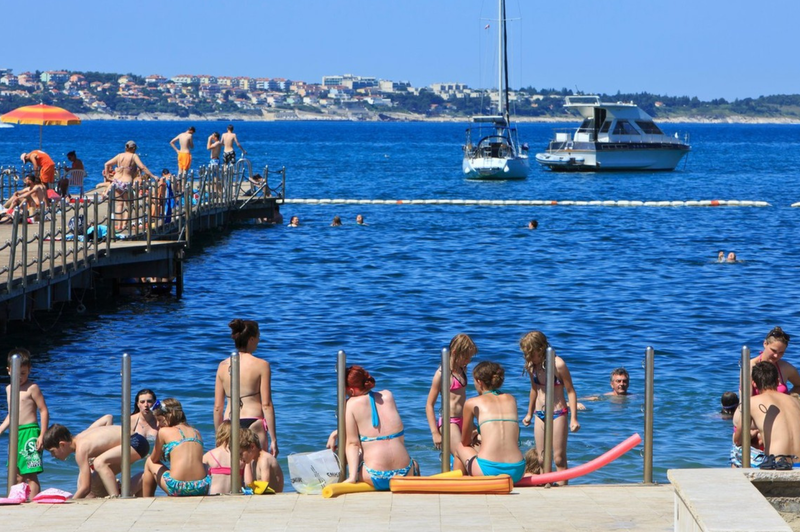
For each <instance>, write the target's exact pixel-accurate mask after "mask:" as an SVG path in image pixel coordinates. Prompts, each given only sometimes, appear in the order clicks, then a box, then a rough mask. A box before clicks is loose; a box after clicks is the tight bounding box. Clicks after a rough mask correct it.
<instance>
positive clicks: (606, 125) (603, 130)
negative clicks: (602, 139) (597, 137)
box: [600, 120, 612, 133]
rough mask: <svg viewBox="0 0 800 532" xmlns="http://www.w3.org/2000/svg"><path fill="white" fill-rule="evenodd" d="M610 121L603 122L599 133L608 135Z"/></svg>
mask: <svg viewBox="0 0 800 532" xmlns="http://www.w3.org/2000/svg"><path fill="white" fill-rule="evenodd" d="M611 123H612V121H611V120H606V121H605V122H603V127H601V128H600V133H608V130H609V129H611Z"/></svg>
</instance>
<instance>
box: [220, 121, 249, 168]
mask: <svg viewBox="0 0 800 532" xmlns="http://www.w3.org/2000/svg"><path fill="white" fill-rule="evenodd" d="M234 143H236V145H237V146H239V149H240V150H242V155H247V151H245V149H244V148H242V145H241V144H239V139H238V138H237V137H236V133H234V132H233V124H231V125H229V126H228V131H226V132H225V133H223V134H222V145H223V146H224V151H223V154H222V156H223V160H222V162H223V164H233V163H235V162H236V152H235V151H233V144H234Z"/></svg>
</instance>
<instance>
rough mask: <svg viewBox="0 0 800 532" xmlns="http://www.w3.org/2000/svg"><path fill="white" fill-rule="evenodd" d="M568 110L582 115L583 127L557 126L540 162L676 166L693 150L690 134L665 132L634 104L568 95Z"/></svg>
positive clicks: (568, 166)
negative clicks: (681, 136) (685, 135)
mask: <svg viewBox="0 0 800 532" xmlns="http://www.w3.org/2000/svg"><path fill="white" fill-rule="evenodd" d="M564 107H566V108H567V109H572V110H575V111H577V112H578V113H580V115H581V116H582V117H583V123H582V124H581V125H580V127H578V129H557V130H556V131H555V136H554V138H553V140H551V141H550V144H549V146H548V147H547V150H546V151H545V152H544V153H537V154H536V162H538V163H539V164H541V165H542V166H545V167H547V168H549V169H551V170H565V171H582V172H587V171H588V172H596V171H603V170H615V171H619V170H674V169H675V167H676V166H677V165H678V163H679V162H680V160H681V159H682V158H683V157H684V156H685V155H687V154H688V153H689V151H690V150H691V147H690V146H689V142H688V137H684V138H679V136H678V134H677V133H676V134H675V135H674V136H669V135H666V134H664V132H663V131H661V129H660V128H659V127H658V126H657V125H656V124H655V122H653V117H651V116H650V115H648V114H647V113H645V112H644V111H642V110H641V109H640V108H639V107H638V106H636V105H635V104H633V103H622V102H617V103H609V102H602V101H600V97H599V96H567V98H566V104H565V105H564Z"/></svg>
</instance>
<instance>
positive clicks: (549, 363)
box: [534, 347, 556, 473]
mask: <svg viewBox="0 0 800 532" xmlns="http://www.w3.org/2000/svg"><path fill="white" fill-rule="evenodd" d="M545 360H546V362H545V373H546V375H545V382H546V383H547V384H546V385H545V396H544V397H545V399H544V401H545V405H544V464H542V465H543V466H544V467H543V470H542V472H543V473H550V472H551V471H552V470H553V410H554V407H553V401H554V400H555V392H556V390H555V385H554V384H555V379H556V367H555V366H556V350H555V349H553V348H552V347H548V348H547V352H546V354H545ZM534 371H535V370H534ZM534 423H535V421H534Z"/></svg>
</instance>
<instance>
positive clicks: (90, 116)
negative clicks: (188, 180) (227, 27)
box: [78, 110, 800, 124]
mask: <svg viewBox="0 0 800 532" xmlns="http://www.w3.org/2000/svg"><path fill="white" fill-rule="evenodd" d="M78 116H79V117H80V119H81V120H86V121H91V120H119V121H141V122H147V121H164V122H293V121H319V122H443V123H464V122H467V121H468V120H467V119H466V118H453V117H428V116H425V115H422V114H415V113H380V114H378V113H370V114H369V115H358V116H359V118H358V119H354V118H351V117H349V116H346V115H335V114H318V113H307V112H302V111H290V110H286V111H283V112H281V113H266V112H265V113H263V114H262V115H261V116H258V115H252V114H235V113H234V114H231V113H226V114H219V115H216V114H215V115H194V114H190V115H189V116H188V117H180V116H178V115H174V114H167V113H141V114H139V115H136V116H127V115H115V114H110V113H79V114H78ZM514 120H515V121H516V122H518V123H554V122H555V123H560V122H564V123H576V122H579V121H580V119H579V118H578V117H553V116H547V117H516V118H515V119H514ZM656 122H658V123H665V124H800V119H799V118H790V117H774V118H773V117H770V118H761V117H750V116H743V115H733V116H727V117H706V116H694V117H656Z"/></svg>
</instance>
